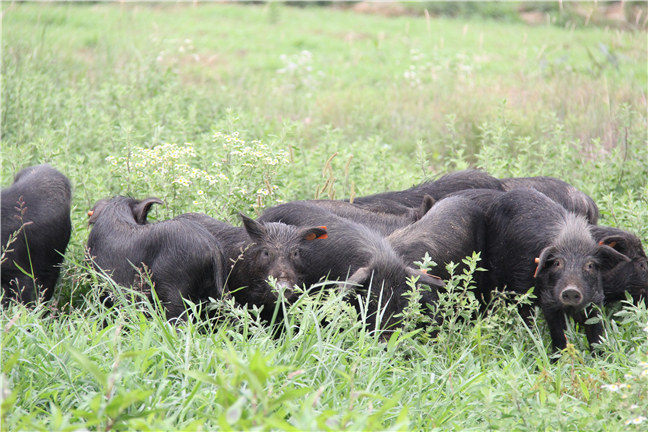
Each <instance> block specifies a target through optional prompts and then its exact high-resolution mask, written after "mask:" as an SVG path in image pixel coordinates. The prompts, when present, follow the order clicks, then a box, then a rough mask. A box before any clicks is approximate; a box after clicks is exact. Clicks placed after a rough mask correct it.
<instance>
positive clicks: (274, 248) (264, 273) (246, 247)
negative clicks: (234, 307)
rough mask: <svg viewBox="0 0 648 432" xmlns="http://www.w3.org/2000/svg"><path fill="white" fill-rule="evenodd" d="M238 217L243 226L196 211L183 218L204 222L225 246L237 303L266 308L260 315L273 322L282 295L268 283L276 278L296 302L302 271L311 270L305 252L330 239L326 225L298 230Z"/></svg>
mask: <svg viewBox="0 0 648 432" xmlns="http://www.w3.org/2000/svg"><path fill="white" fill-rule="evenodd" d="M240 216H241V219H242V220H243V227H234V226H232V225H229V224H227V223H224V222H220V221H218V220H216V219H213V218H211V217H209V216H207V215H204V214H198V213H189V214H186V215H183V216H182V217H183V218H187V219H189V220H192V221H195V222H196V223H199V224H201V225H202V226H203V227H205V228H206V229H207V230H208V231H209V232H210V234H211V235H212V236H214V238H216V239H217V240H218V241H219V242H220V244H221V245H223V248H224V252H225V256H226V257H227V282H226V285H227V287H228V290H229V291H230V292H231V293H232V295H233V296H234V298H235V300H236V301H237V303H239V304H241V305H246V304H247V305H256V306H263V310H262V311H261V317H262V318H263V319H264V320H266V321H270V320H271V318H272V315H273V313H274V310H275V305H276V303H277V298H278V296H277V293H276V292H275V291H274V290H272V288H271V286H270V285H269V284H268V279H269V278H270V277H272V278H274V279H275V280H276V287H277V288H279V289H282V290H283V291H284V296H285V298H286V299H287V300H289V301H292V300H294V299H295V298H296V294H295V291H294V289H293V288H294V286H295V285H302V284H303V282H304V274H303V269H304V268H305V267H307V266H308V262H306V261H304V258H303V255H304V251H305V250H307V249H310V248H313V247H318V246H319V243H320V240H324V239H326V237H327V233H326V227H323V226H310V227H296V226H292V225H286V224H283V223H277V222H257V221H255V220H254V219H250V218H249V217H247V216H245V215H242V214H241V215H240Z"/></svg>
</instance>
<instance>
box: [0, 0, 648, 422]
mask: <svg viewBox="0 0 648 432" xmlns="http://www.w3.org/2000/svg"><path fill="white" fill-rule="evenodd" d="M3 14H4V15H3V28H2V31H3V34H2V85H3V92H2V172H1V176H2V181H3V184H4V185H6V184H8V183H9V182H10V181H11V177H12V175H13V174H14V173H15V172H16V171H17V170H18V169H19V168H21V167H23V166H25V165H28V164H34V163H42V162H50V163H52V164H54V165H55V166H56V167H57V168H59V169H60V170H61V171H62V172H64V173H65V174H66V175H67V176H68V177H69V178H70V179H71V181H72V183H73V185H74V203H73V211H72V218H73V238H72V240H71V243H70V246H69V249H68V253H67V254H66V261H65V264H64V272H63V273H64V274H63V276H62V280H61V282H60V283H59V285H58V287H57V291H56V293H55V299H54V301H52V302H50V303H47V304H39V305H38V306H37V307H36V308H34V309H26V308H24V307H22V306H18V305H13V306H11V307H8V308H5V309H3V310H2V311H1V312H0V316H1V325H2V330H1V331H2V374H1V375H0V379H1V382H2V389H1V392H0V393H1V398H2V405H1V409H2V425H3V427H4V428H6V429H8V430H18V429H23V430H35V429H38V430H41V429H52V430H78V429H82V428H86V429H98V430H127V429H129V430H130V429H153V430H160V429H208V430H211V429H299V430H302V429H353V430H358V429H366V430H378V429H380V430H383V429H424V430H435V429H443V430H447V429H472V430H482V429H487V428H491V429H497V430H503V429H516V430H538V429H549V430H556V429H559V430H572V429H578V430H619V429H622V428H629V427H635V428H637V429H640V428H645V425H646V422H645V419H644V420H642V416H645V406H646V405H647V404H648V401H647V400H646V397H647V396H646V395H647V394H648V376H647V375H648V372H646V371H647V370H648V363H646V362H648V341H647V339H648V333H647V331H648V328H647V326H648V312H647V311H646V307H645V306H644V305H641V306H633V305H630V304H628V303H624V304H621V305H616V306H614V307H610V308H607V309H606V310H605V311H604V314H603V321H604V326H605V329H606V336H605V341H604V342H603V344H602V346H601V347H600V348H599V349H597V351H596V355H592V354H591V353H590V352H589V350H588V347H587V343H586V340H585V338H584V335H583V334H582V332H581V331H580V330H579V329H578V328H575V327H574V326H575V324H573V323H570V327H569V329H568V331H567V335H568V340H569V342H570V344H569V345H568V349H567V351H566V352H565V353H563V355H562V356H561V358H560V359H559V360H558V361H557V362H552V359H553V355H552V354H551V352H550V340H549V337H548V333H547V331H546V327H545V325H544V323H543V322H542V318H540V317H538V318H537V320H536V321H534V322H533V324H532V325H531V326H529V327H527V326H525V325H524V324H523V323H522V321H521V320H520V318H519V317H518V315H517V314H516V313H515V311H514V305H512V304H511V303H502V304H500V305H499V306H498V307H496V308H495V311H494V313H493V314H491V315H489V316H488V317H482V318H476V319H469V318H470V317H472V315H473V312H474V308H475V307H476V304H475V302H474V299H473V298H472V297H471V296H470V290H469V289H463V288H462V287H465V286H466V284H468V285H469V277H468V276H466V275H456V276H455V284H454V285H451V286H456V287H457V289H455V290H454V291H453V292H451V293H450V294H448V295H447V296H444V297H442V300H441V302H440V307H441V311H442V312H443V313H446V314H447V319H445V320H444V321H443V324H442V326H441V327H440V328H437V330H438V334H437V335H436V336H435V337H432V336H431V333H429V332H423V331H422V330H421V329H417V325H416V323H417V320H419V319H420V316H419V314H418V313H417V311H416V310H408V311H407V313H406V317H405V318H406V321H407V325H406V326H405V328H404V329H403V330H402V331H399V332H396V333H395V334H393V335H392V336H391V337H390V339H389V340H388V341H387V342H381V341H380V340H379V339H378V338H376V337H374V336H373V335H372V334H371V332H370V330H371V329H365V328H364V327H363V326H362V325H361V324H360V323H361V322H362V317H358V311H356V310H355V309H354V308H352V307H350V306H349V305H347V303H345V302H344V301H342V298H341V297H340V296H341V295H340V294H335V293H330V292H329V291H325V292H324V293H323V294H321V295H320V296H319V297H317V296H313V297H308V296H305V297H303V298H302V299H301V300H300V301H299V302H298V303H297V304H295V305H292V306H288V305H280V306H281V307H285V308H286V309H285V313H283V314H279V315H278V316H281V317H282V318H281V323H280V324H281V326H282V327H283V328H285V331H284V332H283V333H282V334H281V335H279V336H278V337H274V334H273V332H272V331H271V330H270V329H268V328H267V326H265V325H263V324H262V323H261V322H260V319H259V317H258V311H254V310H245V309H242V308H240V307H237V306H235V305H233V304H231V303H228V302H227V301H222V300H216V301H215V302H214V303H213V304H211V305H210V307H215V308H218V310H219V313H218V314H217V315H218V317H219V318H218V319H215V320H214V321H212V322H207V323H205V322H204V321H201V320H199V319H198V318H197V317H199V316H201V313H200V310H199V309H200V308H199V307H197V306H195V305H188V307H189V308H190V309H191V310H192V312H191V314H190V315H192V316H193V317H194V318H193V319H189V320H188V322H187V323H185V324H181V325H177V326H173V325H171V324H169V323H167V322H166V321H165V320H164V319H163V317H162V316H161V315H160V313H159V309H158V308H156V307H155V306H154V305H151V304H150V303H149V302H146V301H143V299H141V298H140V297H141V296H140V295H138V293H137V292H135V291H131V290H128V289H124V288H119V287H116V286H114V284H113V283H112V282H111V281H110V280H109V279H108V278H106V277H105V275H102V274H98V273H96V272H94V271H92V270H91V269H89V268H88V265H87V263H85V262H84V259H83V257H84V244H85V241H86V239H87V236H88V232H89V228H88V226H87V219H86V216H85V215H86V211H87V210H88V209H89V208H91V206H92V205H93V204H94V202H95V201H97V200H98V199H100V198H103V197H106V196H110V195H114V194H126V193H128V194H132V195H133V196H136V197H145V196H151V195H157V196H160V197H162V198H164V199H165V201H166V203H167V206H166V207H165V208H161V209H160V210H156V211H155V212H154V214H153V217H152V219H153V220H154V219H156V218H157V219H165V218H167V217H171V216H173V215H177V214H179V213H183V212H188V211H205V212H207V213H208V214H211V215H213V216H215V217H218V218H221V219H223V220H228V221H230V222H233V223H237V221H236V218H235V215H236V213H237V212H238V211H245V212H248V213H251V214H254V213H257V212H260V211H262V210H263V208H264V207H266V206H268V205H273V204H276V203H279V202H282V201H287V200H292V199H300V198H314V197H315V196H317V195H319V196H320V197H324V198H326V197H331V198H341V197H346V196H351V195H354V194H355V195H360V194H367V193H372V192H378V191H383V190H386V189H393V188H401V187H407V186H410V185H412V184H415V183H417V182H420V181H422V180H423V179H426V178H430V177H433V176H435V175H438V174H440V173H443V172H446V171H451V170H455V169H462V168H465V167H468V166H477V167H481V168H484V169H486V170H488V171H489V172H491V173H493V174H494V175H497V176H528V175H538V174H542V175H554V176H557V177H560V178H562V179H564V180H566V181H569V182H570V183H573V184H574V185H575V186H577V187H579V188H580V189H582V190H583V191H585V192H586V193H588V194H590V195H591V196H592V197H593V198H594V199H595V200H596V201H597V203H598V204H599V206H600V208H601V214H602V220H601V223H602V224H609V225H614V226H618V227H621V228H624V229H628V230H631V231H633V232H636V233H637V234H638V235H639V236H640V237H641V239H642V240H643V242H644V244H647V242H648V180H647V179H648V139H647V132H646V130H647V120H646V82H647V80H646V51H645V33H639V32H617V31H610V30H605V29H597V28H579V29H565V28H557V27H552V26H538V27H527V26H524V25H521V24H516V23H508V24H506V23H494V22H481V21H479V20H467V21H465V20H464V21H461V20H452V19H432V20H430V21H429V22H427V21H426V20H425V19H423V18H417V17H407V16H406V17H398V18H384V17H378V16H364V15H356V14H353V13H352V12H349V11H336V10H328V9H304V10H300V9H292V8H284V7H281V5H277V4H268V5H264V6H231V5H230V6H224V5H210V6H199V7H191V6H175V5H174V6H170V5H156V6H142V5H124V6H113V5H56V6H46V5H38V6H36V5H22V4H10V5H4V4H3ZM228 140H229V141H228ZM102 289H110V290H113V291H116V292H117V293H118V295H117V297H116V306H115V307H114V308H113V309H107V308H105V307H104V306H102V305H101V302H100V301H99V292H100V291H101V290H102ZM203 307H207V306H203ZM462 318H463V319H462Z"/></svg>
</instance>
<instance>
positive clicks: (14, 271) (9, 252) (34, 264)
mask: <svg viewBox="0 0 648 432" xmlns="http://www.w3.org/2000/svg"><path fill="white" fill-rule="evenodd" d="M71 198H72V189H71V187H70V181H69V180H68V179H67V177H65V176H64V175H63V174H61V173H60V172H58V171H57V170H56V169H54V168H52V167H51V166H50V165H37V166H32V167H28V168H25V169H23V170H22V171H20V172H19V173H18V174H17V175H16V177H15V179H14V183H13V184H12V185H11V186H9V187H7V188H6V189H3V190H2V199H1V200H2V248H3V251H4V248H7V249H6V251H4V256H3V261H2V292H3V298H2V303H3V304H6V303H7V302H8V301H10V300H11V299H15V300H17V301H19V302H22V303H31V302H33V301H35V300H36V299H37V298H38V297H42V298H43V299H45V300H49V299H50V298H51V297H52V293H53V291H54V286H55V285H56V281H57V280H58V277H59V273H60V267H59V266H60V264H61V263H62V262H63V254H64V253H65V249H66V248H67V245H68V242H69V240H70V233H71V231H72V224H71V222H70V200H71ZM21 226H22V229H21ZM19 230H20V231H19ZM17 231H19V233H18V235H17V237H15V240H14V241H13V243H11V244H8V243H9V239H10V237H11V236H12V234H14V233H15V232H17ZM20 269H23V270H24V271H25V272H28V273H31V272H33V276H34V277H33V278H32V277H31V276H28V275H26V274H25V273H24V272H23V271H22V270H20Z"/></svg>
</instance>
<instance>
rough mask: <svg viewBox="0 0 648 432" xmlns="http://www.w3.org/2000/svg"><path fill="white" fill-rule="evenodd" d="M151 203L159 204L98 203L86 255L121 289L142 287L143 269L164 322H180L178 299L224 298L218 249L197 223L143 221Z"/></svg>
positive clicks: (222, 265) (114, 200)
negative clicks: (161, 306)
mask: <svg viewBox="0 0 648 432" xmlns="http://www.w3.org/2000/svg"><path fill="white" fill-rule="evenodd" d="M153 203H161V201H160V200H158V199H157V198H149V199H145V200H137V199H135V198H130V197H120V196H118V197H114V198H110V199H103V200H100V201H98V202H97V203H96V204H95V206H94V209H93V210H92V213H91V215H90V220H89V222H90V224H91V225H92V230H91V231H90V236H89V237H88V253H89V255H90V257H91V258H92V262H93V265H94V266H95V267H96V268H99V269H102V270H103V271H105V272H106V273H108V274H109V275H110V276H111V277H112V279H113V280H114V281H115V282H117V283H118V284H120V285H124V286H131V285H135V286H138V285H140V286H141V287H142V288H143V289H144V284H145V283H146V279H145V278H144V279H143V278H142V277H141V275H142V272H141V271H142V270H143V269H144V267H145V268H146V270H148V271H149V272H150V276H151V280H152V282H153V283H154V285H155V291H156V293H157V296H158V297H159V299H160V301H161V302H162V304H163V305H164V307H165V309H166V314H167V318H169V319H171V318H178V317H182V316H183V313H184V311H185V306H184V303H183V301H182V298H186V299H189V300H191V301H193V302H203V301H206V300H208V298H209V297H212V298H219V297H220V296H221V295H223V281H224V274H225V273H224V270H225V260H224V256H223V254H222V252H221V250H222V248H221V245H220V244H219V243H218V242H217V241H216V240H215V239H214V238H213V237H212V236H211V235H210V233H209V232H208V231H207V230H206V229H205V228H203V227H202V226H201V225H199V224H197V223H195V222H192V221H190V220H188V219H186V218H183V217H177V218H175V219H170V220H165V221H161V222H157V223H151V224H149V223H147V222H146V216H147V213H148V211H149V209H150V207H151V205H152V204H153ZM136 268H137V269H136ZM138 270H139V271H138ZM146 293H147V294H148V295H149V296H150V291H149V290H148V289H146Z"/></svg>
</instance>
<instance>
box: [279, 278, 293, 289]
mask: <svg viewBox="0 0 648 432" xmlns="http://www.w3.org/2000/svg"><path fill="white" fill-rule="evenodd" d="M276 286H277V288H281V289H290V288H292V284H291V283H290V281H288V280H287V279H278V280H277V284H276Z"/></svg>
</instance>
